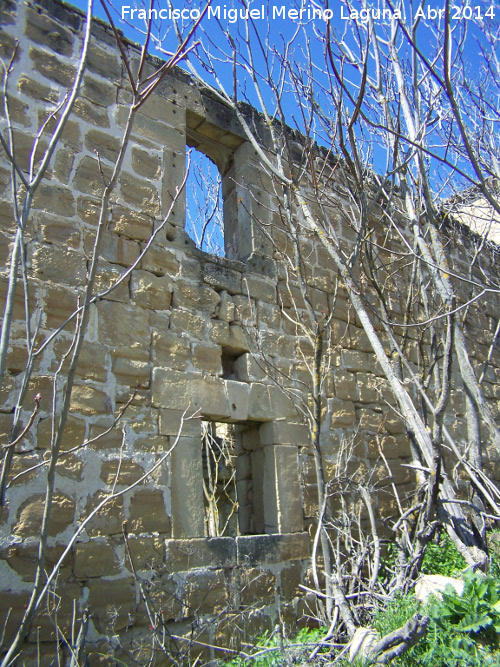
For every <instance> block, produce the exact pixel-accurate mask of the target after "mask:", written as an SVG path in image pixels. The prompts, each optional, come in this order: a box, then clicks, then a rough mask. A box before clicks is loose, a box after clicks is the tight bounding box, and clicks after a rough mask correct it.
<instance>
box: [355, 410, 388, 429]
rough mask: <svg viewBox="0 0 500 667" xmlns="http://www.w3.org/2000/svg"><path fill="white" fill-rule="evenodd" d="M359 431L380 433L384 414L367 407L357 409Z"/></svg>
mask: <svg viewBox="0 0 500 667" xmlns="http://www.w3.org/2000/svg"><path fill="white" fill-rule="evenodd" d="M357 416H358V420H359V429H360V431H371V432H375V433H380V432H381V431H382V429H383V424H384V422H385V417H386V415H385V414H384V413H383V412H382V411H378V410H377V411H374V410H370V409H368V408H364V409H361V410H358V414H357Z"/></svg>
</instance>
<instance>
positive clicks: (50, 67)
mask: <svg viewBox="0 0 500 667" xmlns="http://www.w3.org/2000/svg"><path fill="white" fill-rule="evenodd" d="M29 55H30V58H31V60H32V61H33V67H34V69H36V70H37V71H38V72H40V74H41V75H42V76H44V77H46V78H47V79H50V80H51V81H55V82H56V83H60V84H61V85H62V86H64V87H65V88H70V87H71V84H72V83H73V79H74V77H75V74H76V70H75V68H74V67H72V66H71V65H68V64H66V63H63V62H62V61H61V60H60V59H59V58H57V57H56V56H55V55H54V54H53V53H47V51H41V50H40V49H36V48H35V47H33V46H32V47H31V48H30V50H29Z"/></svg>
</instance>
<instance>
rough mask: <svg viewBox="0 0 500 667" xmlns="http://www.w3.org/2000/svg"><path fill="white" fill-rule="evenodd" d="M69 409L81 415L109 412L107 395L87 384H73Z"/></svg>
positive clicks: (109, 406)
mask: <svg viewBox="0 0 500 667" xmlns="http://www.w3.org/2000/svg"><path fill="white" fill-rule="evenodd" d="M70 410H71V411H72V412H77V413H78V412H79V413H81V414H83V415H95V414H106V413H108V412H111V405H110V401H109V397H108V395H107V394H105V393H104V392H103V391H101V390H100V389H95V388H94V387H91V386H89V385H75V386H74V387H73V392H72V394H71V404H70Z"/></svg>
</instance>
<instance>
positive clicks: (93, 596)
mask: <svg viewBox="0 0 500 667" xmlns="http://www.w3.org/2000/svg"><path fill="white" fill-rule="evenodd" d="M88 588H89V607H90V608H92V609H93V610H94V612H93V614H94V615H93V620H94V623H95V625H96V627H97V629H98V630H99V632H102V633H106V634H107V633H109V632H110V631H113V632H117V631H120V630H123V629H125V628H127V627H129V625H130V622H131V619H133V618H134V615H135V612H136V597H135V584H134V579H133V577H126V578H120V579H113V580H110V581H109V580H106V579H100V580H97V579H94V578H92V579H90V581H88ZM99 659H100V658H99Z"/></svg>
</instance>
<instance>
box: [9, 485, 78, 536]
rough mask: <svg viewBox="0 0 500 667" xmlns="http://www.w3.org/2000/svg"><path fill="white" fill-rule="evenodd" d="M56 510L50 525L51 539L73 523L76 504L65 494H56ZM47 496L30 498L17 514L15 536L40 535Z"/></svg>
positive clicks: (39, 495)
mask: <svg viewBox="0 0 500 667" xmlns="http://www.w3.org/2000/svg"><path fill="white" fill-rule="evenodd" d="M53 502H54V508H57V509H56V511H53V512H52V514H51V518H50V523H49V532H48V534H49V537H55V536H56V535H58V534H59V533H61V532H62V531H63V530H65V529H66V528H68V526H70V525H71V524H72V523H73V518H74V515H75V502H74V500H72V499H71V498H69V497H68V496H66V495H64V494H63V493H58V492H56V493H54V499H53ZM44 505H45V496H44V495H41V494H37V495H34V496H32V497H31V498H28V500H26V501H25V502H24V503H23V504H22V505H21V507H20V508H19V510H18V512H17V522H16V524H15V525H14V526H13V528H12V532H13V533H14V535H18V536H19V537H36V536H39V535H40V527H41V524H42V516H43V510H44Z"/></svg>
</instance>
